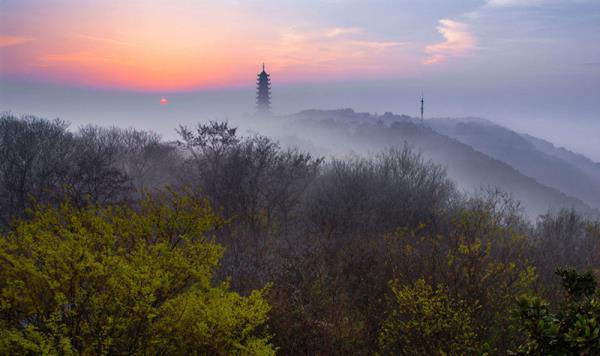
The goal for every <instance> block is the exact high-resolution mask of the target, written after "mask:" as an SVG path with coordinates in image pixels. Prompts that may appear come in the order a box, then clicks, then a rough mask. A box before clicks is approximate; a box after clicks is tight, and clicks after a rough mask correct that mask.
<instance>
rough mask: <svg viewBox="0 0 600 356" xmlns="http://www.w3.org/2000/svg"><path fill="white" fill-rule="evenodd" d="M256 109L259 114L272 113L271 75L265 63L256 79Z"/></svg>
mask: <svg viewBox="0 0 600 356" xmlns="http://www.w3.org/2000/svg"><path fill="white" fill-rule="evenodd" d="M256 111H257V113H259V114H269V113H271V76H270V75H269V73H267V72H265V64H264V63H263V66H262V72H260V73H258V79H257V81H256Z"/></svg>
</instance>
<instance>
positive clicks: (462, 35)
mask: <svg viewBox="0 0 600 356" xmlns="http://www.w3.org/2000/svg"><path fill="white" fill-rule="evenodd" d="M437 30H438V32H439V33H440V34H441V35H442V36H444V38H445V39H446V40H445V41H444V42H440V43H435V44H431V45H428V46H426V47H425V53H427V54H428V55H429V57H427V58H426V59H425V60H424V61H423V64H435V63H440V62H444V61H445V60H446V59H447V58H448V57H456V56H463V55H466V54H468V53H470V52H471V51H472V50H473V49H474V48H475V43H476V40H475V36H474V35H473V34H472V33H471V32H470V29H469V26H468V25H467V24H465V23H462V22H458V21H454V20H449V19H442V20H440V21H439V26H438V27H437Z"/></svg>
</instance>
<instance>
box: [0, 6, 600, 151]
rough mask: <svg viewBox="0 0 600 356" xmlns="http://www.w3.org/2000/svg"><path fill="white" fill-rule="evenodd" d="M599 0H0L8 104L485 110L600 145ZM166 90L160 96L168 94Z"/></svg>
mask: <svg viewBox="0 0 600 356" xmlns="http://www.w3.org/2000/svg"><path fill="white" fill-rule="evenodd" d="M599 43H600V0H452V1H449V0H419V1H417V0H411V1H408V0H387V1H385V0H369V1H366V0H321V1H316V0H303V1H291V0H247V1H242V0H237V1H234V0H221V1H206V0H152V1H151V0H144V1H142V0H118V1H117V0H103V1H92V0H79V1H75V0H43V1H42V0H0V85H1V87H0V110H10V111H13V112H16V113H33V114H36V115H42V116H46V117H57V116H59V117H62V118H64V119H66V120H68V121H71V122H73V123H74V124H82V123H89V122H92V121H93V122H97V123H104V124H114V125H118V126H136V125H137V126H142V127H143V128H147V129H155V130H157V131H159V132H166V133H167V134H169V133H172V129H168V128H167V126H168V125H171V127H175V126H177V124H178V123H180V122H187V121H190V120H196V119H197V117H198V116H203V117H206V116H211V118H215V117H218V116H222V117H226V116H230V115H239V114H243V113H249V112H252V111H253V109H254V108H253V105H254V94H253V90H254V85H255V76H256V73H257V72H258V71H259V70H260V66H261V64H262V63H263V62H264V63H266V67H267V70H268V71H269V72H270V73H271V75H272V80H273V109H274V110H275V111H277V112H280V113H290V112H293V111H298V110H302V109H308V108H339V107H352V108H355V109H356V110H363V111H369V112H380V113H383V112H385V111H394V112H398V113H406V114H409V115H416V114H417V112H418V105H417V102H418V100H419V99H420V95H421V92H423V93H424V95H425V97H426V102H427V104H426V105H427V110H426V115H427V116H447V117H449V116H481V117H485V118H488V119H491V120H493V121H496V122H498V123H500V124H503V125H506V126H509V127H511V128H513V129H515V130H519V131H521V132H527V133H531V134H535V135H537V136H540V137H542V138H546V139H549V140H551V141H552V142H554V143H556V144H558V145H563V146H566V147H567V148H570V149H572V150H575V151H578V152H581V153H585V154H587V155H588V156H590V157H592V158H593V159H595V160H597V161H600V94H599V93H600V45H599ZM163 97H165V98H168V101H169V103H168V104H167V105H164V104H163V105H161V104H160V99H161V98H163Z"/></svg>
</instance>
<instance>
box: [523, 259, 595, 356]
mask: <svg viewBox="0 0 600 356" xmlns="http://www.w3.org/2000/svg"><path fill="white" fill-rule="evenodd" d="M556 274H557V275H558V276H559V277H560V279H561V281H562V285H563V288H564V289H565V291H566V297H565V299H564V301H563V302H562V303H561V306H560V309H559V310H558V312H556V313H553V312H552V311H551V309H550V305H549V303H548V302H546V301H544V300H543V299H542V298H539V297H537V296H523V297H521V298H520V299H519V316H520V319H521V330H522V332H523V334H524V336H525V340H524V342H523V343H522V345H521V346H520V347H519V349H518V350H517V353H518V354H522V355H598V354H600V290H598V288H597V283H596V279H595V278H594V275H593V274H592V273H591V272H584V273H579V272H577V271H576V270H574V269H558V270H557V271H556Z"/></svg>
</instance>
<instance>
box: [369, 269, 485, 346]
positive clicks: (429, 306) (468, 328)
mask: <svg viewBox="0 0 600 356" xmlns="http://www.w3.org/2000/svg"><path fill="white" fill-rule="evenodd" d="M390 286H391V288H392V292H393V295H394V299H393V306H392V308H391V311H390V313H389V315H388V317H387V319H386V320H385V322H384V324H383V327H382V329H381V332H380V334H379V344H380V347H381V352H382V353H383V354H390V355H446V354H451V355H457V354H466V353H473V352H474V351H475V350H476V349H477V348H478V345H477V335H476V332H475V327H474V323H473V319H472V314H473V313H474V312H475V310H474V308H473V307H471V306H469V305H468V304H467V303H465V302H464V301H462V300H458V299H456V298H453V297H451V296H450V294H449V291H448V289H447V288H446V287H444V286H442V285H439V286H437V288H435V289H434V288H433V287H432V286H430V285H429V284H427V283H426V282H425V281H424V280H422V279H420V280H418V281H417V282H415V283H414V285H409V286H401V285H399V284H398V282H391V283H390Z"/></svg>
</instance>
